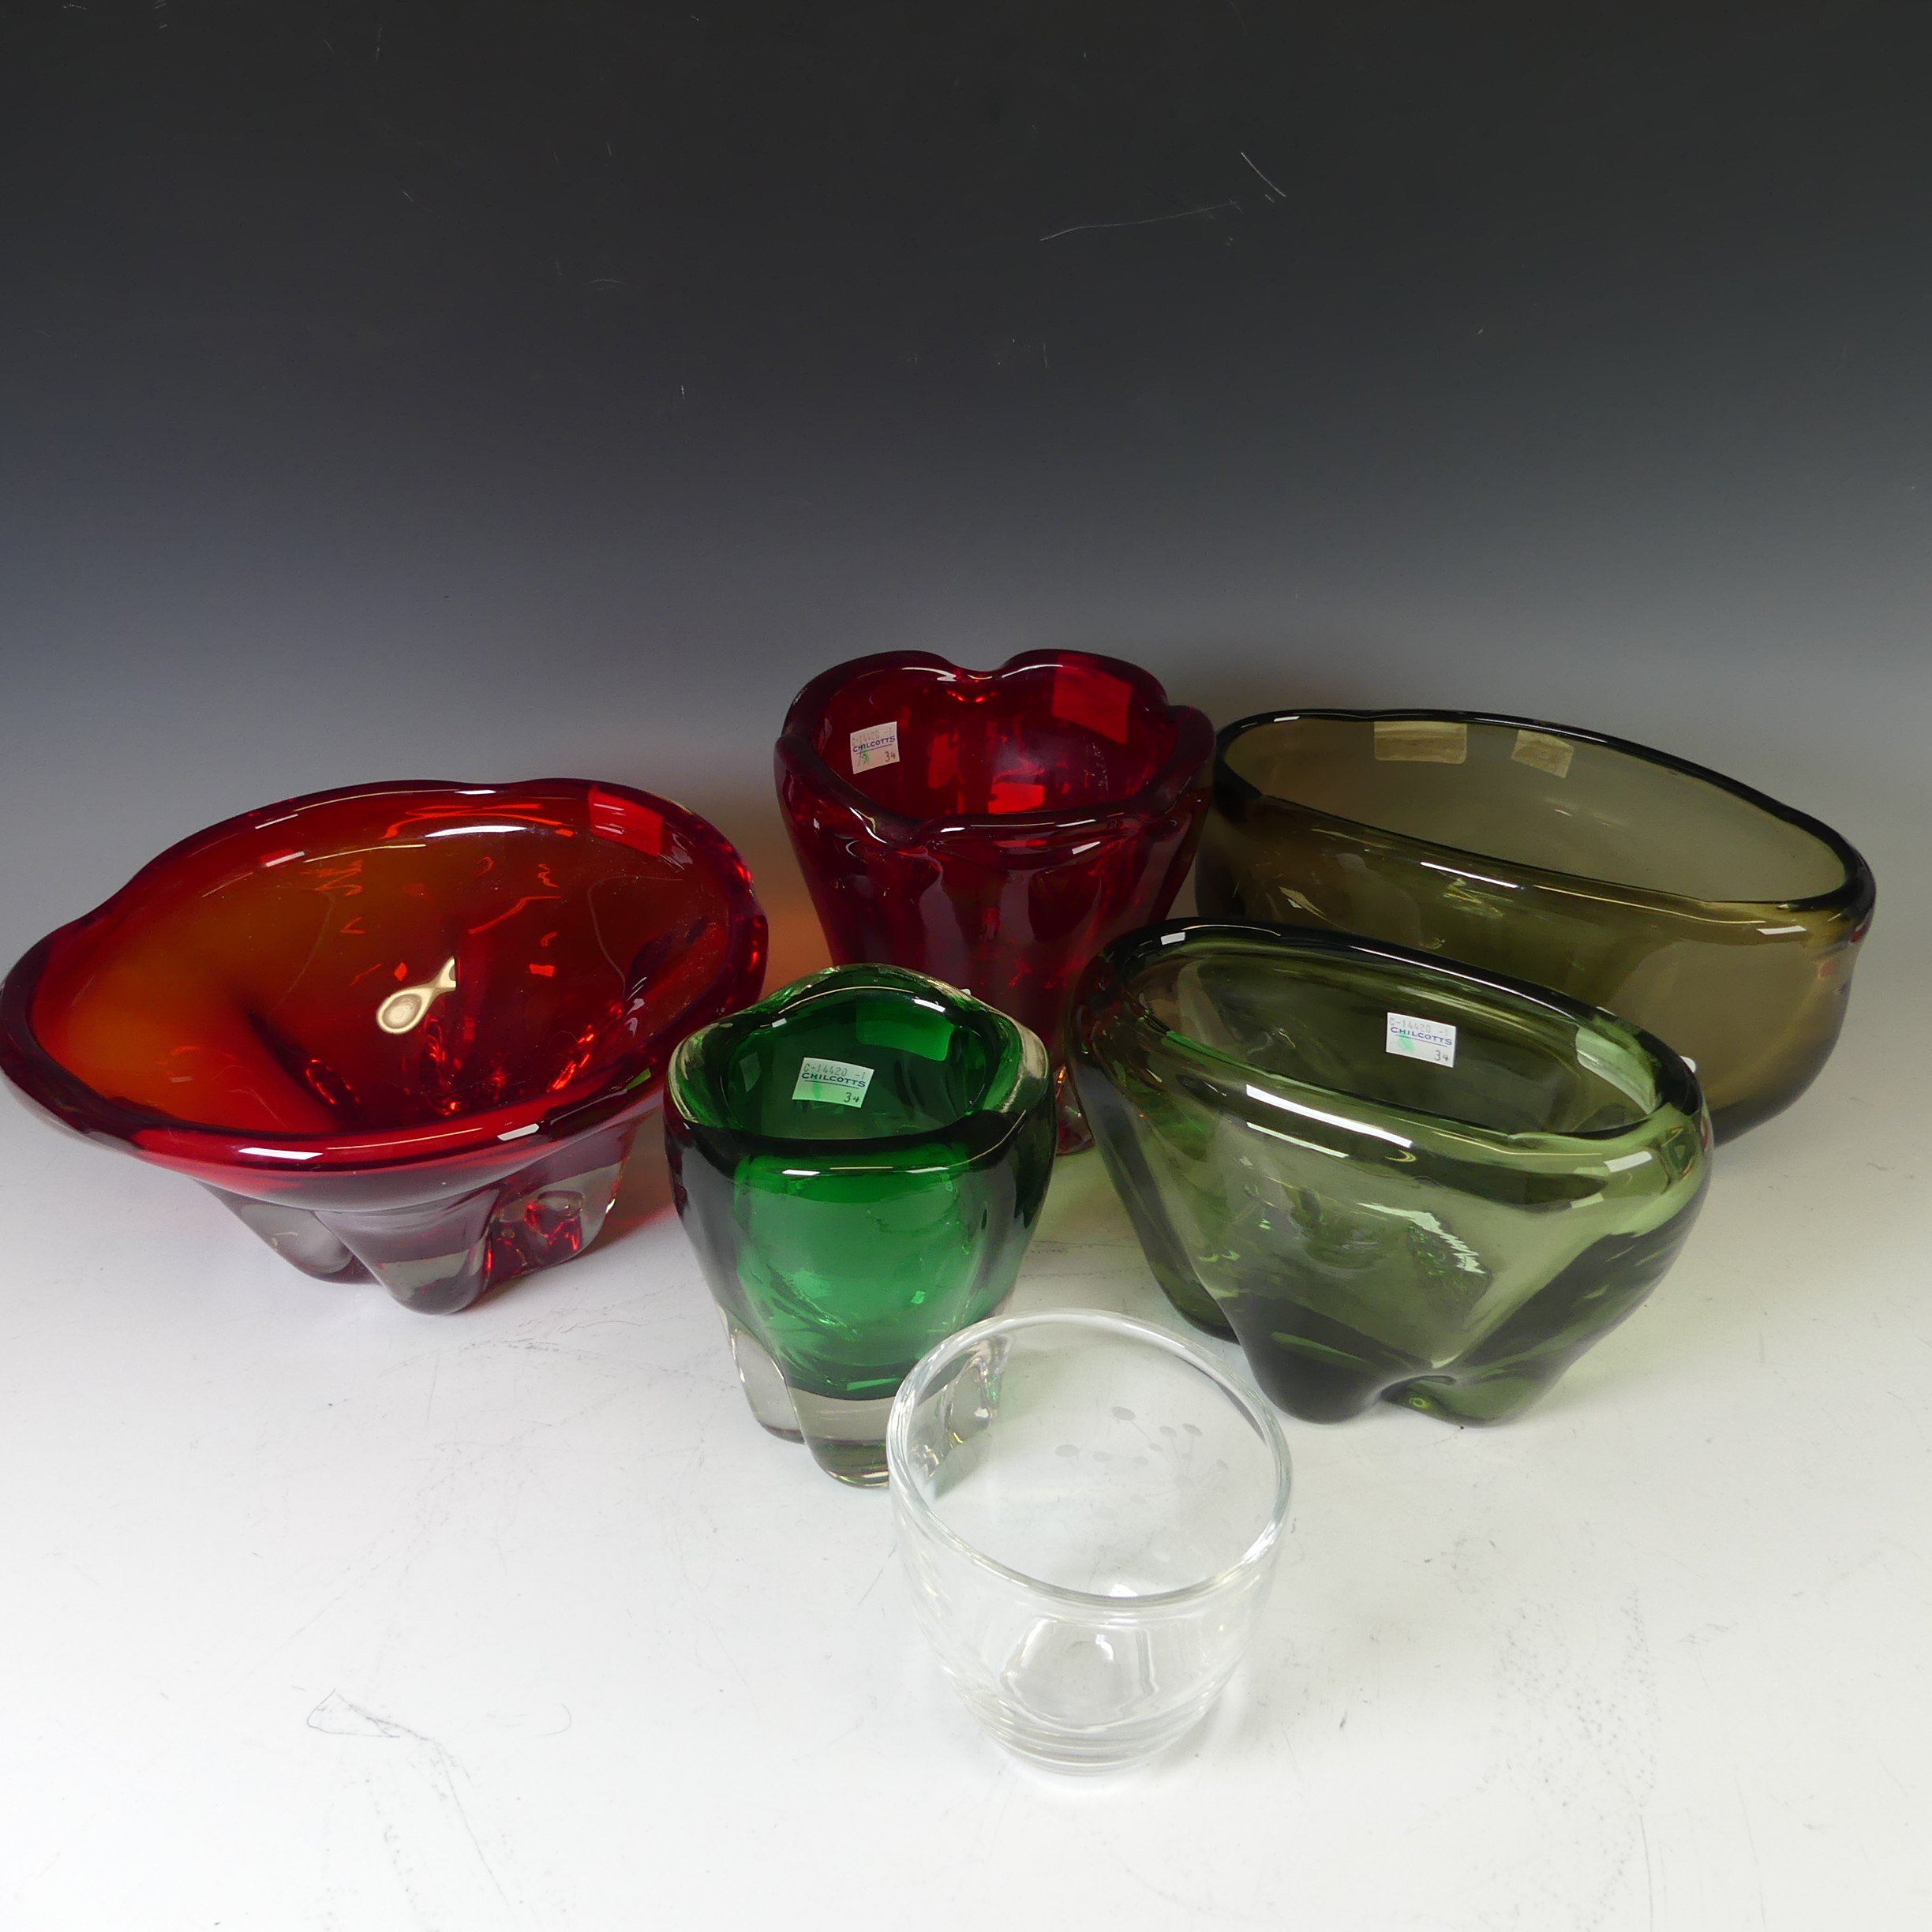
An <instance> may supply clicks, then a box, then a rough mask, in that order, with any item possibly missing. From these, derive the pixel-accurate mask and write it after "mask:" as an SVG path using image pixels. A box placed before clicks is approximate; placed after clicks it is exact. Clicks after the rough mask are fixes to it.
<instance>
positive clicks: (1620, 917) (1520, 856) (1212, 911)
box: [1195, 711, 1875, 1140]
mask: <svg viewBox="0 0 1932 1932" xmlns="http://www.w3.org/2000/svg"><path fill="white" fill-rule="evenodd" d="M1214 784H1215V791H1214V806H1213V809H1212V811H1211V814H1210V815H1209V818H1208V822H1207V831H1206V833H1205V834H1204V837H1203V839H1202V842H1201V850H1200V868H1199V870H1198V871H1197V872H1196V875H1195V889H1196V902H1197V903H1198V904H1199V906H1200V910H1201V911H1202V912H1204V913H1207V914H1209V915H1214V916H1216V917H1222V918H1233V919H1270V920H1273V919H1281V920H1285V921H1286V922H1287V923H1290V924H1291V925H1296V926H1317V927H1331V928H1333V929H1335V930H1339V931H1342V932H1348V933H1359V934H1363V935H1364V936H1365V937H1367V938H1372V939H1387V940H1392V941H1394V942H1395V943H1396V944H1397V945H1408V946H1413V947H1415V948H1416V949H1417V950H1418V951H1421V952H1424V953H1432V954H1435V955H1437V956H1439V957H1442V958H1445V959H1452V960H1462V961H1463V962H1464V963H1465V964H1468V965H1471V966H1477V967H1481V968H1483V969H1484V970H1485V971H1486V972H1498V973H1507V974H1508V975H1511V977H1512V978H1514V979H1527V980H1529V981H1531V982H1533V983H1534V984H1536V985H1538V986H1546V987H1553V988H1555V989H1556V990H1557V991H1558V992H1559V993H1564V994H1568V995H1569V996H1570V997H1571V998H1572V999H1579V1000H1586V1001H1588V1002H1589V1004H1590V1005H1593V1006H1601V1007H1607V1008H1608V1009H1609V1010H1610V1011H1611V1012H1612V1013H1620V1014H1622V1015H1623V1017H1624V1018H1626V1019H1627V1020H1634V1021H1635V1022H1636V1023H1637V1024H1638V1025H1639V1026H1641V1027H1645V1028H1648V1029H1649V1031H1650V1032H1653V1033H1655V1034H1657V1035H1658V1036H1659V1037H1660V1038H1661V1039H1666V1040H1668V1041H1669V1043H1671V1045H1672V1047H1675V1048H1676V1050H1677V1051H1678V1052H1679V1053H1680V1054H1683V1055H1684V1057H1685V1058H1687V1059H1688V1060H1689V1061H1690V1063H1691V1065H1693V1066H1694V1067H1695V1069H1697V1074H1698V1080H1699V1082H1700V1083H1701V1084H1702V1088H1703V1091H1704V1095H1705V1100H1706V1102H1707V1103H1708V1104H1709V1107H1710V1114H1711V1125H1712V1129H1713V1132H1714V1133H1715V1135H1716V1137H1717V1139H1718V1140H1729V1139H1731V1138H1732V1136H1735V1135H1737V1134H1740V1133H1743V1132H1744V1131H1745V1129H1747V1128H1749V1127H1753V1126H1755V1125H1757V1124H1758V1122H1759V1121H1764V1120H1768V1119H1769V1118H1770V1117H1771V1116H1772V1115H1773V1114H1776V1113H1778V1112H1779V1111H1780V1110H1782V1109H1784V1108H1785V1107H1788V1106H1790V1105H1791V1103H1792V1101H1794V1100H1795V1099H1797V1098H1798V1096H1799V1095H1800V1094H1801V1093H1803V1091H1804V1090H1805V1089H1806V1088H1807V1087H1808V1086H1810V1084H1811V1082H1812V1081H1813V1080H1814V1079H1815V1078H1816V1077H1817V1076H1818V1070H1819V1069H1820V1068H1822V1066H1823V1065H1824V1064H1825V1059H1826V1058H1827V1057H1828V1056H1829V1054H1830V1052H1831V1050H1832V1047H1833V1044H1834V1043H1835V1042H1836V1041H1837V1038H1838V1029H1839V1028H1840V1026H1841V1025H1842V1024H1844V1013H1845V1004H1846V1001H1847V998H1848V996H1849V994H1850V993H1851V990H1852V968H1853V966H1854V965H1855V963H1856V961H1857V958H1858V952H1859V944H1860V942H1862V941H1863V938H1864V937H1865V934H1866V931H1867V930H1868V929H1869V928H1870V924H1871V916H1872V906H1873V902H1874V897H1875V889H1874V885H1873V882H1872V875H1871V871H1870V868H1869V867H1867V866H1866V863H1865V861H1864V860H1863V859H1861V858H1860V857H1859V855H1858V854H1857V852H1855V851H1854V850H1853V849H1852V847H1851V846H1850V845H1848V844H1846V842H1845V841H1844V840H1843V839H1842V838H1840V837H1839V836H1838V834H1837V833H1836V832H1834V831H1833V829H1831V828H1830V826H1826V825H1822V824H1820V823H1819V822H1818V820H1817V819H1815V818H1808V817H1807V816H1806V814H1804V813H1803V812H1800V811H1794V810H1793V809H1792V807H1790V806H1788V805H1780V803H1778V802H1777V799H1771V798H1767V797H1765V795H1764V794H1763V793H1762V792H1754V791H1753V790H1752V789H1751V788H1750V787H1749V786H1748V785H1743V784H1738V783H1737V782H1736V781H1735V780H1733V779H1730V778H1726V777H1722V776H1721V775H1720V773H1717V772H1713V771H1707V770H1706V769H1705V768H1704V767H1703V766H1699V765H1692V764H1690V763H1687V762H1686V761H1685V760H1683V759H1682V758H1673V757H1672V756H1670V755H1669V754H1668V753H1665V752H1662V751H1651V750H1649V749H1648V748H1647V747H1645V746H1643V745H1639V744H1631V743H1628V742H1627V740H1625V739H1619V738H1608V737H1605V736H1604V735H1603V734H1602V733H1601V732H1586V731H1578V730H1576V729H1574V728H1572V727H1571V726H1569V725H1545V724H1541V723H1538V722H1537V721H1535V720H1534V719H1531V718H1515V717H1480V716H1477V715H1476V714H1474V713H1466V712H1460V711H1281V712H1268V713H1261V714H1260V715H1258V716H1256V717H1248V718H1243V719H1241V720H1240V721H1238V722H1237V723H1236V724H1233V725H1229V726H1228V727H1227V728H1226V730H1225V731H1223V732H1222V733H1221V735H1220V738H1219V749H1218V751H1217V752H1216V754H1215V781H1214Z"/></svg>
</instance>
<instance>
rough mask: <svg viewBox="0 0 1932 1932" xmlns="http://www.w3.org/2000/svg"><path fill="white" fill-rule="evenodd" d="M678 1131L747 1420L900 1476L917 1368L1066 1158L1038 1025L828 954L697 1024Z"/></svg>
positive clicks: (1032, 1216)
mask: <svg viewBox="0 0 1932 1932" xmlns="http://www.w3.org/2000/svg"><path fill="white" fill-rule="evenodd" d="M665 1138H666V1143H667V1145H668V1148H669V1151H670V1159H671V1172H672V1184H673V1188H674V1190H675V1193H676V1200H677V1208H678V1213H679V1214H680V1216H681V1217H682V1218H683V1222H684V1227H685V1231H686V1232H687V1234H689V1235H690V1237H691V1243H692V1245H693V1246H694V1247H695V1248H696V1249H697V1251H698V1258H699V1260H701V1262H702V1264H703V1267H704V1271H705V1275H706V1279H707V1280H708V1281H709V1282H710V1286H711V1292H712V1294H713V1295H714V1296H715V1297H717V1302H718V1305H719V1307H720V1308H721V1309H722V1310H723V1311H724V1314H725V1327H726V1331H727V1332H728V1334H729V1335H730V1337H731V1342H732V1352H733V1354H734V1356H735V1357H736V1361H737V1365H738V1371H739V1378H740V1380H742V1381H743V1385H744V1391H745V1395H746V1398H747V1400H748V1401H749V1402H750V1403H751V1410H752V1413H753V1414H754V1415H755V1416H756V1417H758V1421H760V1422H762V1424H763V1425H765V1427H766V1428H768V1429H769V1430H770V1431H771V1432H773V1434H774V1435H778V1436H786V1437H788V1438H789V1439H790V1440H793V1441H796V1440H799V1438H800V1437H801V1436H802V1437H803V1440H805V1442H806V1443H807V1445H808V1446H809V1447H810V1448H811V1451H812V1454H813V1455H814V1456H815V1457H816V1458H818V1462H819V1464H820V1466H822V1468H824V1469H826V1470H829V1472H830V1473H832V1474H833V1475H834V1476H837V1477H839V1478H840V1479H841V1481H847V1482H854V1483H859V1484H864V1485H872V1484H877V1483H882V1482H883V1481H885V1480H886V1457H885V1431H886V1417H887V1415H888V1414H889V1412H890V1410H891V1407H892V1398H893V1395H895V1394H896V1393H897V1390H898V1387H899V1384H900V1383H901V1382H902V1381H903V1380H904V1379H905V1376H906V1375H907V1373H908V1372H909V1371H910V1370H911V1368H912V1365H913V1364H914V1363H915V1362H916V1361H918V1360H919V1357H921V1356H922V1355H923V1354H925V1353H926V1352H927V1350H928V1349H930V1348H931V1347H932V1346H934V1344H935V1343H937V1342H942V1341H944V1340H945V1339H946V1337H947V1336H949V1335H952V1334H953V1333H954V1332H955V1331H957V1330H959V1329H961V1328H964V1327H969V1326H970V1325H971V1324H972V1323H974V1322H976V1321H981V1320H984V1319H985V1318H986V1317H987V1316H989V1315H991V1314H993V1313H994V1312H996V1311H997V1310H998V1308H999V1306H1000V1305H1001V1303H1002V1302H1003V1301H1005V1298H1006V1296H1007V1294H1008V1293H1009V1291H1010V1290H1011V1289H1012V1286H1013V1276H1014V1275H1015V1274H1016V1273H1017V1271H1018V1269H1019V1266H1020V1258H1021V1256H1023V1255H1024V1253H1025V1252H1026V1247H1027V1243H1028V1241H1029V1240H1030V1239H1031V1237H1032V1232H1033V1225H1034V1222H1035V1221H1036V1220H1037V1219H1039V1209H1040V1203H1041V1201H1042V1200H1043V1199H1044V1197H1045V1196H1046V1192H1047V1180H1048V1178H1049V1177H1050V1174H1051V1173H1052V1170H1053V1158H1054V1094H1053V1085H1052V1082H1051V1080H1050V1076H1049V1072H1048V1066H1047V1051H1046V1049H1045V1047H1043V1046H1042V1045H1041V1043H1040V1041H1039V1038H1038V1036H1037V1035H1035V1034H1033V1033H1032V1032H1029V1031H1028V1029H1027V1028H1025V1027H1023V1026H1021V1025H1020V1024H1019V1023H1018V1022H1017V1020H1011V1019H1009V1018H1008V1017H1007V1016H1006V1015H1005V1014H1004V1013H999V1012H997V1011H996V1010H995V1009H994V1008H992V1007H990V1006H988V1005H985V1004H984V1003H983V1002H981V1001H979V1000H976V999H974V998H972V997H971V996H970V995H969V994H964V993H962V992H960V990H958V989H957V987H949V986H946V985H945V984H943V983H942V982H940V981H939V980H937V979H928V978H927V976H926V975H924V974H923V973H917V972H910V971H908V969H906V968H903V967H898V966H880V965H859V966H836V967H833V968H831V969H830V970H829V972H819V973H813V974H811V975H810V976H809V977H807V978H806V979H799V980H796V981H795V982H793V983H792V985H790V986H788V987H784V988H782V989H781V990H779V991H778V992H777V993H774V994H772V995H771V996H770V998H768V999H766V1000H764V1001H763V1002H761V1003H760V1004H759V1005H756V1006H750V1007H747V1008H746V1009H744V1010H743V1012H741V1013H734V1014H733V1015H732V1016H731V1017H730V1018H729V1019H728V1020H724V1021H721V1022H719V1023H718V1024H715V1025H712V1026H708V1027H706V1028H702V1030H701V1031H700V1032H696V1033H694V1034H692V1035H691V1037H690V1038H689V1039H687V1040H686V1041H685V1042H684V1043H683V1045H682V1046H681V1047H679V1049H678V1050H677V1052H676V1054H674V1055H673V1056H672V1061H671V1067H670V1072H669V1074H668V1076H667V1079H666V1082H665Z"/></svg>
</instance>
